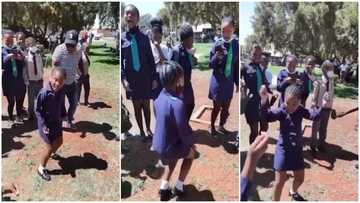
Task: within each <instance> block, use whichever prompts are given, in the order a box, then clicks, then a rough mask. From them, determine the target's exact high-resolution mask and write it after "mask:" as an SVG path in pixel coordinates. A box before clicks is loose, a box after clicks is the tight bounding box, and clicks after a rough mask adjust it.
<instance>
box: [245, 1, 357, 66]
mask: <svg viewBox="0 0 360 203" xmlns="http://www.w3.org/2000/svg"><path fill="white" fill-rule="evenodd" d="M254 13H255V14H254V16H253V18H252V25H253V28H254V36H252V40H256V41H258V42H259V43H260V44H262V45H263V46H264V47H265V48H271V47H274V48H275V50H276V51H280V52H282V53H286V52H291V53H294V54H297V55H299V56H300V57H303V56H305V55H310V54H311V55H314V56H316V57H317V58H318V59H319V61H320V62H321V61H322V60H324V59H326V58H330V57H331V56H332V55H333V54H338V55H347V56H348V55H354V54H357V51H355V50H357V39H358V36H357V29H358V23H357V3H355V2H352V3H351V2H349V3H343V2H275V3H272V2H266V3H257V4H256V7H255V12H254ZM247 43H250V42H249V41H247ZM245 47H246V46H245Z"/></svg>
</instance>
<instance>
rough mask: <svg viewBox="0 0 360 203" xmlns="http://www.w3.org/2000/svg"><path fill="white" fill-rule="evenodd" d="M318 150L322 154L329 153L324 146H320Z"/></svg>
mask: <svg viewBox="0 0 360 203" xmlns="http://www.w3.org/2000/svg"><path fill="white" fill-rule="evenodd" d="M317 148H318V150H319V151H320V152H322V153H326V152H327V151H326V148H325V147H324V145H319V146H318V147H317Z"/></svg>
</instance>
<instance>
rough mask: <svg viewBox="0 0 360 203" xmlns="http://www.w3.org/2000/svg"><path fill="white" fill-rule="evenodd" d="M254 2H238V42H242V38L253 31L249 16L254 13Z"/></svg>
mask: <svg viewBox="0 0 360 203" xmlns="http://www.w3.org/2000/svg"><path fill="white" fill-rule="evenodd" d="M254 10H255V2H241V3H240V34H239V41H240V44H241V45H242V44H244V39H245V38H246V37H247V36H248V35H249V34H251V33H252V32H253V29H252V25H251V17H252V16H253V15H254Z"/></svg>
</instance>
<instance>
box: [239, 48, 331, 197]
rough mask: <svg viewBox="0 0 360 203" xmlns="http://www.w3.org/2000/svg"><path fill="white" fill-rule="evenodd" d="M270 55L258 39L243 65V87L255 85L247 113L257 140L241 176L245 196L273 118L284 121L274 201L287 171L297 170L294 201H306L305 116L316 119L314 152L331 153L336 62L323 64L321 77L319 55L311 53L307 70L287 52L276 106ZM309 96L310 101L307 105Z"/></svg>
mask: <svg viewBox="0 0 360 203" xmlns="http://www.w3.org/2000/svg"><path fill="white" fill-rule="evenodd" d="M268 58H269V55H268V54H264V53H263V50H262V48H261V47H260V46H259V45H258V44H254V45H253V47H252V50H251V53H250V62H248V63H245V64H244V65H243V66H242V67H241V79H242V88H244V89H248V90H249V93H248V94H247V97H248V100H247V103H246V110H245V118H246V121H247V123H248V125H249V127H250V135H249V142H250V145H251V146H250V149H249V151H248V157H247V158H246V161H245V166H246V167H245V166H244V169H243V172H242V177H241V200H247V198H248V195H249V188H250V186H251V180H252V178H253V171H254V170H255V167H256V162H257V160H258V159H259V158H260V157H261V154H263V153H264V152H265V149H266V141H264V140H268V136H269V135H267V133H266V132H267V130H268V123H269V122H275V121H279V124H280V127H279V136H278V139H277V143H276V148H275V155H274V170H275V184H274V190H273V200H276V201H278V200H280V197H281V193H282V190H283V187H284V184H285V182H286V180H287V175H286V173H287V172H289V171H291V172H293V174H294V180H293V182H292V185H291V187H290V189H289V195H290V196H291V198H292V200H296V201H303V200H304V198H303V197H302V196H301V195H300V194H299V193H298V189H299V187H300V186H301V185H302V183H303V182H304V176H305V172H304V155H303V145H304V141H303V130H302V120H303V118H305V119H308V120H312V121H313V122H312V133H311V143H310V148H311V153H312V155H313V156H315V155H316V154H317V153H326V152H327V150H326V137H327V127H328V121H329V117H330V114H331V113H332V112H336V111H335V110H334V109H333V102H334V72H333V70H334V66H333V64H332V63H331V62H330V61H329V60H325V61H324V62H323V63H322V64H321V65H320V69H321V73H322V75H321V78H316V77H315V73H314V68H315V64H316V58H315V57H314V56H307V57H306V58H305V60H304V62H305V68H304V70H303V71H302V72H300V71H298V70H296V67H297V64H298V59H297V57H296V56H294V55H289V56H287V58H286V68H284V69H283V70H281V71H280V72H279V73H278V75H277V84H276V90H277V92H278V94H279V96H278V97H279V99H278V106H275V105H274V103H275V101H276V99H277V93H275V91H273V89H275V88H272V87H273V85H271V83H272V80H271V78H270V79H269V77H268V76H266V75H267V73H266V71H267V70H266V69H267V67H266V65H267V63H268V61H269V60H268ZM274 86H275V85H274ZM245 94H246V93H245ZM269 98H271V101H269ZM274 98H275V99H274ZM309 99H310V102H308V103H310V106H309V107H308V108H307V107H306V104H307V100H309ZM264 134H265V135H264ZM258 145H260V146H258ZM257 148H259V149H257ZM254 154H255V155H254ZM250 171H251V172H250Z"/></svg>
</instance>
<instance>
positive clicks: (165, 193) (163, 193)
mask: <svg viewBox="0 0 360 203" xmlns="http://www.w3.org/2000/svg"><path fill="white" fill-rule="evenodd" d="M159 195H160V201H169V200H170V199H171V197H172V193H171V190H170V189H166V190H159Z"/></svg>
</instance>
